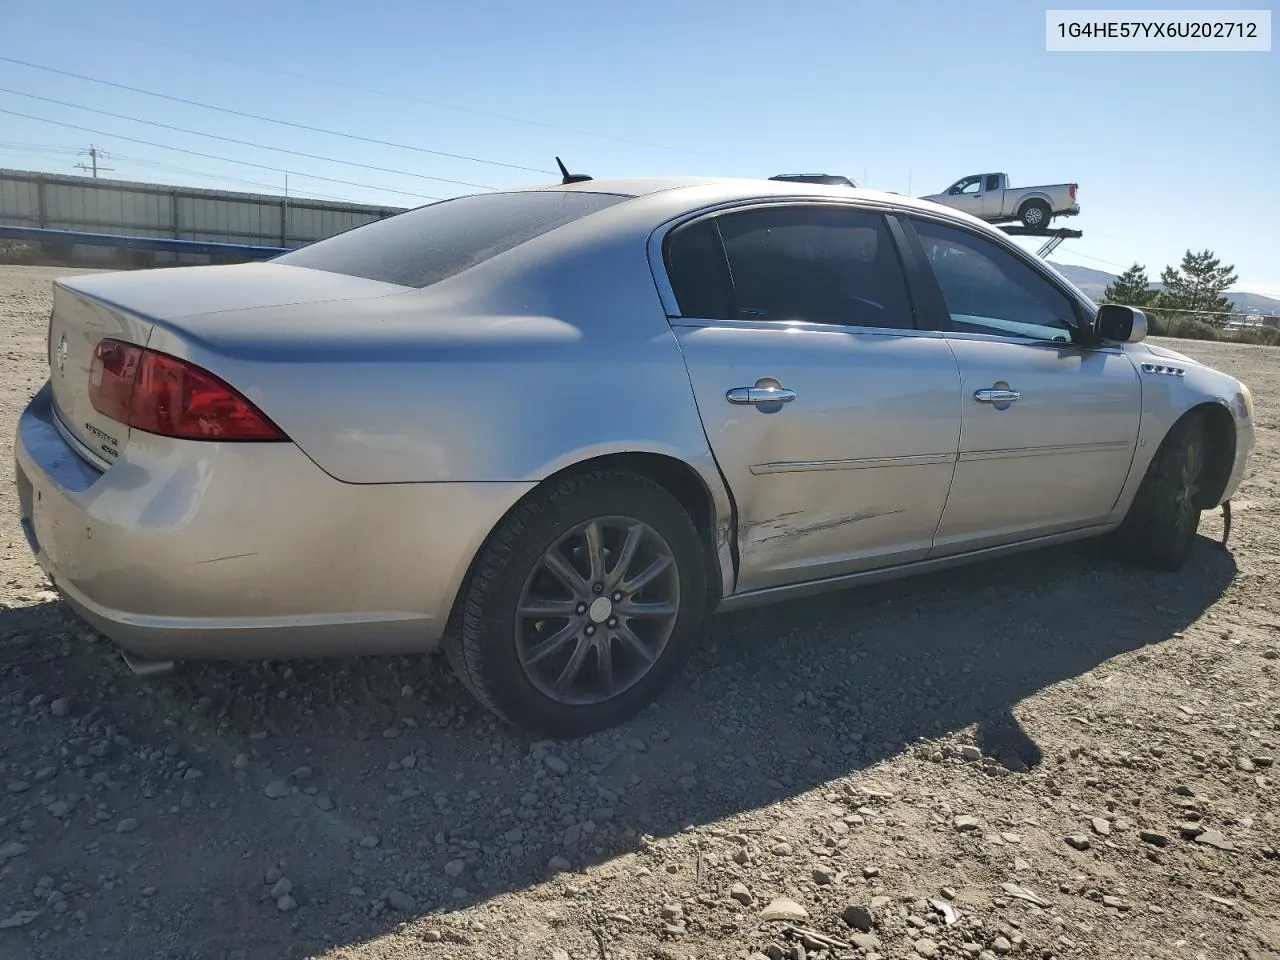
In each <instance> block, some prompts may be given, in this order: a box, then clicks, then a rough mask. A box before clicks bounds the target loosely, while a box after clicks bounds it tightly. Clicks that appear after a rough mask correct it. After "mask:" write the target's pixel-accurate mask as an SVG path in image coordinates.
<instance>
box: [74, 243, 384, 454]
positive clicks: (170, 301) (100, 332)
mask: <svg viewBox="0 0 1280 960" xmlns="http://www.w3.org/2000/svg"><path fill="white" fill-rule="evenodd" d="M404 289H405V288H403V287H399V286H396V285H394V284H387V283H380V282H377V281H371V280H363V279H359V278H354V277H345V276H337V275H335V274H328V273H323V272H321V271H317V270H308V269H304V268H300V267H288V266H283V265H276V264H271V263H248V264H234V265H230V266H225V267H224V266H218V267H177V268H171V269H157V270H143V271H137V272H120V273H104V274H91V275H87V276H80V277H69V278H65V279H62V280H56V281H54V285H53V312H52V314H51V315H50V317H49V379H50V383H51V387H52V392H53V402H54V411H55V413H56V414H57V419H58V421H59V426H60V427H61V428H62V430H63V432H64V435H68V436H69V437H70V438H71V439H72V440H74V441H75V444H74V446H76V447H77V452H78V453H80V455H81V456H83V457H85V458H86V459H88V460H90V461H91V462H93V463H94V464H96V465H97V466H99V467H104V468H105V467H107V466H109V465H110V464H111V463H112V462H114V461H115V460H116V459H117V458H118V457H119V456H120V455H121V454H122V453H123V452H124V449H125V446H126V445H127V444H128V441H129V437H130V433H131V431H130V428H129V427H128V426H127V425H126V424H124V423H122V422H120V421H119V420H115V419H113V418H111V417H108V416H106V415H104V414H102V413H99V412H98V411H97V410H96V409H95V408H94V406H93V402H92V399H91V389H92V386H91V383H90V376H91V373H92V370H93V359H94V351H95V350H96V349H97V347H98V344H99V343H101V342H102V341H103V340H106V339H114V340H121V341H124V342H125V343H130V344H134V345H137V346H140V347H145V346H147V343H148V341H149V339H150V337H151V334H152V332H153V330H154V329H155V328H156V326H158V325H164V324H166V322H167V321H173V320H176V319H178V318H180V317H184V316H189V315H194V314H201V315H204V316H206V317H207V316H208V315H210V314H217V313H220V312H226V311H239V310H244V309H248V308H254V307H274V306H284V305H290V304H303V303H309V302H320V301H325V302H332V301H335V300H346V299H353V298H361V297H369V296H385V295H388V294H394V293H402V292H404Z"/></svg>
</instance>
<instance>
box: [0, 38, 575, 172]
mask: <svg viewBox="0 0 1280 960" xmlns="http://www.w3.org/2000/svg"><path fill="white" fill-rule="evenodd" d="M0 61H3V62H5V63H13V64H17V65H18V66H20V67H30V68H31V69H33V70H43V71H45V72H46V73H56V74H59V75H60V76H64V77H73V78H74V79H76V80H86V81H88V82H89V83H100V84H103V85H104V86H108V87H115V88H116V89H117V90H128V91H129V92H130V93H140V94H142V95H143V96H147V97H157V98H159V99H161V100H169V101H171V102H173V103H181V104H184V105H186V106H188V107H200V108H201V109H203V110H215V111H217V112H218V113H226V114H230V115H231V116H233V117H244V118H246V119H249V120H261V121H262V122H264V123H277V124H280V125H282V126H286V127H293V128H294V129H296V130H307V131H309V132H311V133H322V134H325V135H326V136H330V137H345V138H346V139H348V140H359V141H362V142H364V143H374V144H377V145H378V146H382V147H396V148H397V149H400V150H414V151H416V152H418V153H429V154H431V155H432V156H436V157H448V158H449V159H451V160H465V161H467V162H468V163H483V164H488V165H489V166H493V167H505V168H506V169H508V170H522V171H526V172H528V173H550V172H551V171H549V170H542V169H539V168H538V167H525V166H521V165H519V164H515V163H503V162H501V161H498V160H485V159H483V158H481V157H470V156H466V155H465V154H460V153H446V152H444V151H442V150H431V149H428V148H427V147H415V146H413V145H411V144H407V143H396V142H394V141H392V140H379V139H377V138H375V137H362V136H360V135H359V134H355V133H345V132H343V131H341V130H327V129H325V128H324V127H313V126H310V125H308V124H305V123H296V122H294V121H292V120H280V119H278V118H275V117H264V116H262V115H261V114H256V113H246V112H245V111H243V110H232V109H231V108H229V107H217V106H214V105H213V104H211V103H201V102H200V101H199V100H187V99H186V98H184V97H175V96H173V95H172V94H168V93H156V92H155V91H154V90H144V89H142V88H141V87H131V86H129V85H128V84H124V83H116V82H115V81H113V80H103V79H101V78H100V77H89V76H85V75H84V74H82V73H72V72H71V71H70V70H59V69H58V68H57V67H46V66H43V65H41V64H38V63H31V62H29V61H27V60H18V59H15V58H14V57H3V56H0Z"/></svg>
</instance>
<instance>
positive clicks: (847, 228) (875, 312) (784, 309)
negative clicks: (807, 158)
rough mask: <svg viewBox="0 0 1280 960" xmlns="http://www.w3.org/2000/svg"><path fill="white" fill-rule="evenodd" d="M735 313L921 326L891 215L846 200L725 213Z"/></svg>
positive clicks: (723, 222) (747, 316)
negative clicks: (888, 217)
mask: <svg viewBox="0 0 1280 960" xmlns="http://www.w3.org/2000/svg"><path fill="white" fill-rule="evenodd" d="M719 230H720V236H721V239H722V241H723V243H724V250H725V254H726V256H727V259H728V262H729V270H730V274H731V277H732V282H733V313H732V317H733V319H737V320H800V321H806V322H809V323H829V324H838V325H843V326H858V327H889V328H897V329H910V328H913V327H914V326H915V318H914V315H913V313H912V310H911V302H910V299H909V296H908V293H907V283H906V278H905V277H904V275H903V272H902V264H901V262H900V261H899V259H898V251H897V247H896V246H895V245H894V242H893V239H892V237H891V236H890V234H889V229H888V226H887V225H886V223H885V220H884V217H882V216H880V215H879V214H877V213H869V212H867V211H864V210H855V209H852V208H849V207H839V206H806V205H802V206H776V207H774V206H769V207H762V208H758V209H755V210H747V211H743V212H741V213H731V214H726V215H725V216H723V217H721V218H720V219H719Z"/></svg>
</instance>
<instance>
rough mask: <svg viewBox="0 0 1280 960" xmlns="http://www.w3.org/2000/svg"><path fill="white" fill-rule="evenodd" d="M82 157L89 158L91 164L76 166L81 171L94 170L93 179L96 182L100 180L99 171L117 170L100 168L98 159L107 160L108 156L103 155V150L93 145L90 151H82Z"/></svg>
mask: <svg viewBox="0 0 1280 960" xmlns="http://www.w3.org/2000/svg"><path fill="white" fill-rule="evenodd" d="M80 155H81V156H86V155H87V156H88V157H89V163H77V164H76V166H77V167H79V168H80V169H81V170H92V171H93V178H94V179H95V180H96V179H98V171H99V170H114V169H115V167H99V166H98V158H99V157H102V158H104V159H107V155H106V154H105V153H103V152H102V151H101V150H99V149H98V148H97V147H95V146H93V145H92V144H90V145H89V149H88V150H81V151H80Z"/></svg>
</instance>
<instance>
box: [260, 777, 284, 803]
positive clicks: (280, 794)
mask: <svg viewBox="0 0 1280 960" xmlns="http://www.w3.org/2000/svg"><path fill="white" fill-rule="evenodd" d="M262 792H263V793H264V794H265V795H266V796H267V798H268V799H270V800H280V799H282V798H284V797H287V796H288V795H289V781H288V780H285V779H283V778H282V779H279V780H272V781H271V782H270V783H268V784H267V785H266V786H265V787H263V788H262Z"/></svg>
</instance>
